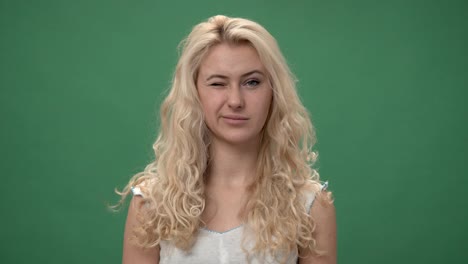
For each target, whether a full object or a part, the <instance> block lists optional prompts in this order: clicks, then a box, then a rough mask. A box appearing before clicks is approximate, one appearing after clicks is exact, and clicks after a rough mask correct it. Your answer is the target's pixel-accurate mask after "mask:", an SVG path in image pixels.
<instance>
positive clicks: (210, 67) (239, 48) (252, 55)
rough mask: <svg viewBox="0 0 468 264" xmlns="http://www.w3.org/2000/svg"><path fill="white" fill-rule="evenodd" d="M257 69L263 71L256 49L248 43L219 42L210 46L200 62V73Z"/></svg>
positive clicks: (240, 73) (229, 72) (229, 74)
mask: <svg viewBox="0 0 468 264" xmlns="http://www.w3.org/2000/svg"><path fill="white" fill-rule="evenodd" d="M253 70H259V71H262V72H265V68H264V66H263V63H262V62H261V60H260V57H259V56H258V53H257V51H256V50H255V48H253V47H252V46H251V45H249V44H227V43H221V44H218V45H215V46H213V47H211V48H210V50H209V51H208V53H207V54H206V55H205V58H204V59H203V60H202V62H201V64H200V70H199V74H200V75H202V76H203V75H209V74H214V73H216V74H223V75H227V76H237V75H242V74H244V73H246V72H249V71H253Z"/></svg>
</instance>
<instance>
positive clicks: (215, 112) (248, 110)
mask: <svg viewBox="0 0 468 264" xmlns="http://www.w3.org/2000/svg"><path fill="white" fill-rule="evenodd" d="M197 90H198V95H199V98H200V101H201V104H202V108H203V112H204V114H205V123H206V125H207V126H208V128H209V129H210V130H211V132H212V135H213V137H214V139H213V140H221V141H224V142H227V143H230V144H252V143H255V142H258V141H259V140H260V133H261V131H262V129H263V127H264V125H265V122H266V119H267V117H268V112H269V109H270V104H271V101H272V96H273V92H272V89H271V85H270V82H269V80H268V77H267V72H266V70H265V68H264V66H263V64H262V62H261V61H260V58H259V56H258V53H257V51H256V50H255V49H254V48H253V47H251V46H250V45H246V44H242V45H229V44H226V43H222V44H218V45H216V46H213V47H211V49H210V51H209V52H208V54H207V55H206V57H205V58H204V60H203V61H202V63H201V65H200V69H199V73H198V79H197Z"/></svg>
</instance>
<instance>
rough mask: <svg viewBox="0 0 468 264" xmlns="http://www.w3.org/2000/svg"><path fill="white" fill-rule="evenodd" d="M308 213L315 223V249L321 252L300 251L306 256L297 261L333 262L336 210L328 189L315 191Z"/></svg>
mask: <svg viewBox="0 0 468 264" xmlns="http://www.w3.org/2000/svg"><path fill="white" fill-rule="evenodd" d="M310 215H311V220H312V221H314V224H315V230H314V233H313V236H314V239H315V241H316V243H317V249H318V250H319V251H321V252H323V254H320V255H317V254H313V253H310V252H301V255H307V257H304V258H300V259H299V263H301V264H306V263H314V264H317V263H319V264H335V263H336V211H335V205H334V202H333V200H332V198H331V195H330V193H329V192H328V191H326V190H320V191H318V192H317V193H316V195H315V200H314V203H313V204H312V208H311V210H310ZM304 253H305V254H304ZM309 253H310V254H309Z"/></svg>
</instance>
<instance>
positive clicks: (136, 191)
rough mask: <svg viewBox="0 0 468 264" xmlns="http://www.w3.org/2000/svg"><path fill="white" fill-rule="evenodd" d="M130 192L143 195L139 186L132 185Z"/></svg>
mask: <svg viewBox="0 0 468 264" xmlns="http://www.w3.org/2000/svg"><path fill="white" fill-rule="evenodd" d="M132 193H133V195H134V196H141V197H143V192H142V191H141V189H140V187H132Z"/></svg>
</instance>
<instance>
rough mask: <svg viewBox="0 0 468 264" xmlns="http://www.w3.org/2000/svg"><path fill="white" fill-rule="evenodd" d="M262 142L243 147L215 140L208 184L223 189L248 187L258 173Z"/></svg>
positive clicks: (211, 148)
mask: <svg viewBox="0 0 468 264" xmlns="http://www.w3.org/2000/svg"><path fill="white" fill-rule="evenodd" d="M259 148H260V142H256V143H255V144H245V145H242V146H238V145H235V146H233V145H231V144H228V143H226V142H221V141H216V140H214V141H213V142H212V144H211V146H210V165H209V169H208V174H207V184H208V185H211V186H222V187H228V188H231V187H247V186H249V185H250V184H251V183H252V181H253V179H254V177H255V173H256V171H257V158H258V152H259Z"/></svg>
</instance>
